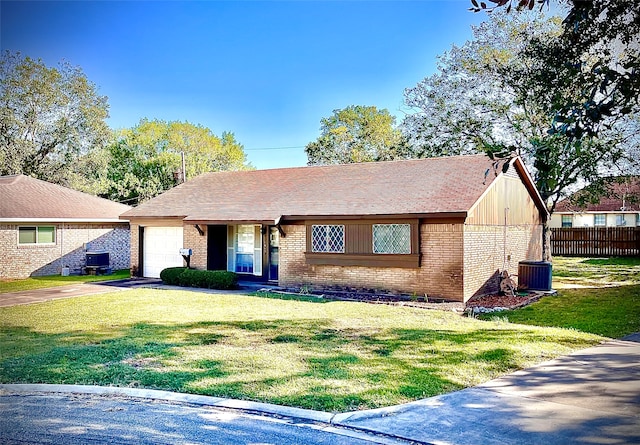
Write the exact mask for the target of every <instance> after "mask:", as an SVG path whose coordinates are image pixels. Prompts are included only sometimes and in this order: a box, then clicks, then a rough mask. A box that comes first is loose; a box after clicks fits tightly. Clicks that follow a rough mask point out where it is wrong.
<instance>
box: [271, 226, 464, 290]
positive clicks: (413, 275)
mask: <svg viewBox="0 0 640 445" xmlns="http://www.w3.org/2000/svg"><path fill="white" fill-rule="evenodd" d="M283 229H284V231H285V233H286V234H287V236H286V237H281V238H280V271H279V273H280V277H279V278H280V280H279V282H280V285H283V286H300V285H311V286H315V287H319V288H322V287H330V286H341V287H350V288H364V289H378V290H385V291H397V292H404V293H416V294H419V295H423V294H427V295H429V296H431V297H438V298H447V299H452V300H460V299H461V295H462V290H463V264H462V260H463V255H462V249H463V230H462V224H429V225H427V224H422V225H421V226H420V246H421V261H420V267H419V268H415V269H404V268H392V267H391V268H388V267H360V266H330V265H311V264H307V263H306V260H305V255H304V252H305V251H306V227H305V226H304V225H287V226H284V227H283Z"/></svg>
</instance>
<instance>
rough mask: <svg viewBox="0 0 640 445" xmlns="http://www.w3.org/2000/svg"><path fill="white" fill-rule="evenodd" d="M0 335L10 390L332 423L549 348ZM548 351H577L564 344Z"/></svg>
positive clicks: (20, 331) (459, 336) (328, 330)
mask: <svg viewBox="0 0 640 445" xmlns="http://www.w3.org/2000/svg"><path fill="white" fill-rule="evenodd" d="M0 332H1V333H2V336H1V337H0V341H2V344H3V348H4V352H3V359H2V360H1V361H0V381H1V382H3V383H9V382H11V383H61V384H62V383H65V384H86V385H114V386H123V387H127V386H128V387H146V388H154V389H164V390H171V391H179V392H189V393H198V394H204V395H211V396H219V397H231V398H239V399H246V400H258V401H265V402H271V403H278V404H286V405H291V406H298V407H303V408H310V409H318V410H324V411H334V412H336V411H349V410H354V409H364V408H376V407H379V406H385V405H392V404H397V403H402V402H406V401H410V400H415V399H419V398H424V397H429V396H433V395H437V394H442V393H445V392H450V391H454V390H457V389H461V388H463V387H464V386H467V385H468V384H469V383H468V382H466V383H465V382H461V378H460V377H456V378H453V377H452V375H451V374H452V373H453V372H455V373H462V374H465V375H466V374H468V375H469V376H470V377H468V378H469V382H471V384H476V383H479V382H478V381H474V380H473V379H474V375H475V374H476V373H477V372H478V371H480V372H481V373H482V375H487V376H496V375H499V374H502V373H505V372H509V371H512V370H515V369H519V368H521V367H522V361H521V360H522V355H523V354H522V353H521V352H520V351H519V348H520V347H521V346H522V345H528V344H530V343H536V342H545V343H548V342H549V341H550V340H549V339H548V338H547V336H546V335H545V334H544V333H536V332H533V331H531V332H529V331H527V332H524V333H523V331H521V330H515V329H513V330H512V329H508V328H504V329H483V330H473V331H470V332H465V333H458V332H451V331H447V330H431V329H381V330H379V331H375V330H374V331H371V329H368V330H366V331H364V330H358V329H337V328H336V327H335V326H334V325H333V323H332V321H331V320H322V319H321V320H318V319H313V320H289V319H286V320H267V321H265V320H256V321H248V322H247V321H238V322H197V323H187V324H169V325H166V324H151V323H138V324H134V325H128V326H121V327H114V328H113V329H112V330H109V331H108V332H97V333H84V332H68V333H62V334H43V333H40V332H36V331H35V330H33V329H30V328H25V327H12V328H3V329H2V331H0ZM515 337H517V338H519V339H520V340H519V341H520V342H521V344H520V345H519V344H514V342H513V341H512V339H513V338H515ZM551 341H552V342H555V343H559V344H562V345H563V346H571V347H574V346H575V345H576V344H577V343H579V340H577V339H575V338H573V337H571V335H569V334H567V336H566V337H562V336H556V337H555V338H554V339H553V340H551ZM242 342H244V343H242ZM584 345H585V344H584V342H583V343H582V344H580V345H579V346H584ZM5 346H6V347H5ZM198 348H201V349H198ZM210 348H226V349H225V351H227V352H229V351H231V356H224V357H222V356H220V358H215V359H211V358H208V356H207V354H205V355H204V356H203V355H197V354H195V355H193V354H192V351H193V350H194V349H196V350H202V351H205V352H207V353H210V352H212V351H215V349H214V350H211V349H210ZM269 348H295V350H296V353H295V354H294V357H293V358H292V357H291V356H290V355H287V354H289V353H290V352H287V351H288V350H285V349H282V350H280V349H276V352H275V353H274V352H273V351H272V350H271V349H269ZM262 349H264V351H263V352H256V351H261V350H262ZM259 353H261V354H262V356H261V360H258V361H257V362H255V363H254V362H252V354H259ZM269 354H275V355H269ZM278 354H281V356H279V355H278ZM214 356H215V357H218V356H217V355H215V354H214ZM286 360H291V361H292V363H293V364H295V365H296V366H293V365H292V366H287V365H286V364H285V365H284V366H281V367H280V368H281V371H279V372H278V373H277V375H276V376H275V377H274V375H273V373H265V374H259V373H258V374H257V375H258V377H256V374H255V368H256V367H260V366H264V367H269V366H268V364H267V363H269V362H271V363H273V364H274V367H275V364H277V363H278V362H279V361H286ZM239 363H240V365H239ZM287 363H288V362H287ZM280 368H279V369H280ZM460 370H462V371H460ZM475 378H477V376H476V377H475Z"/></svg>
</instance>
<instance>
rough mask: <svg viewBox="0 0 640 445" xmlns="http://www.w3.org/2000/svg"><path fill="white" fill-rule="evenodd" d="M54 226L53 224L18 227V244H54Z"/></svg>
mask: <svg viewBox="0 0 640 445" xmlns="http://www.w3.org/2000/svg"><path fill="white" fill-rule="evenodd" d="M55 242H56V228H55V227H54V226H30V227H29V226H25V227H18V244H21V245H28V244H55Z"/></svg>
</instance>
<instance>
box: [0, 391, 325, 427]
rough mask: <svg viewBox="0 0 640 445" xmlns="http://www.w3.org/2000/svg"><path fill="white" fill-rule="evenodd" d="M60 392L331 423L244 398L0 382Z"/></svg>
mask: <svg viewBox="0 0 640 445" xmlns="http://www.w3.org/2000/svg"><path fill="white" fill-rule="evenodd" d="M35 392H38V393H42V392H48V393H63V394H93V395H114V396H125V397H133V398H137V399H148V400H159V401H166V402H179V403H189V404H193V405H199V406H210V407H213V408H228V409H236V410H241V411H247V412H252V413H262V414H270V415H274V416H282V417H291V418H296V419H304V420H310V421H313V422H322V423H331V419H332V417H333V414H331V413H325V412H322V411H314V410H308V409H302V408H292V407H288V406H281V405H272V404H269V403H260V402H250V401H244V400H235V399H225V398H221V397H210V396H200V395H195V394H183V393H177V392H171V391H160V390H155V389H143V388H121V387H117V386H92V385H48V384H29V383H27V384H21V383H8V384H0V393H35Z"/></svg>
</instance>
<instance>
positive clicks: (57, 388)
mask: <svg viewBox="0 0 640 445" xmlns="http://www.w3.org/2000/svg"><path fill="white" fill-rule="evenodd" d="M34 393H50V394H84V395H112V396H119V397H131V398H135V399H142V400H154V401H160V402H168V403H171V402H175V403H188V404H191V405H198V406H201V407H210V408H222V409H231V410H237V411H241V412H244V413H247V414H256V415H265V416H269V417H282V418H286V419H291V420H293V421H297V422H303V423H305V422H309V423H316V424H322V425H321V426H316V428H319V429H322V430H323V431H327V432H332V433H334V434H339V435H342V436H347V437H353V438H357V439H363V440H371V436H372V435H373V436H375V438H376V439H375V440H376V443H380V444H381V445H406V444H409V443H410V444H412V445H432V444H430V443H427V442H418V441H415V440H411V439H407V438H404V437H402V436H397V435H394V434H388V433H380V432H377V431H375V430H371V429H368V428H360V427H355V426H349V425H342V424H340V423H338V422H336V421H335V419H336V418H337V416H338V415H336V414H332V413H327V412H324V411H315V410H309V409H302V408H293V407H288V406H281V405H273V404H269V403H261V402H251V401H245V400H235V399H225V398H221V397H211V396H200V395H195V394H184V393H176V392H171V391H161V390H154V389H141V388H121V387H115V386H92V385H55V384H30V383H27V384H22V383H7V384H0V396H2V395H8V394H25V395H28V394H34ZM350 414H353V413H345V414H344V415H350ZM340 416H343V415H342V414H341V415H340Z"/></svg>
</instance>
